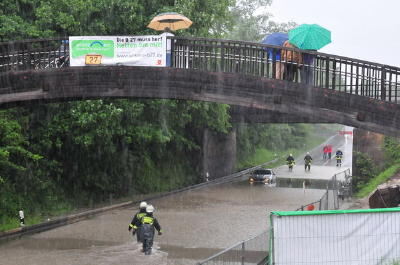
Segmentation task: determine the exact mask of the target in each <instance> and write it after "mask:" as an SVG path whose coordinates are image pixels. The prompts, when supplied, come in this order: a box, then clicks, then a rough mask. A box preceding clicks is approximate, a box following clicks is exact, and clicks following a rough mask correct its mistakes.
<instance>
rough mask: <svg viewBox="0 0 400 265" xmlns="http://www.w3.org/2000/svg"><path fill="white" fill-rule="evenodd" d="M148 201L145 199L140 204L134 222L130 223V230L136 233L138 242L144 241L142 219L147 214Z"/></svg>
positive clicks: (133, 233)
mask: <svg viewBox="0 0 400 265" xmlns="http://www.w3.org/2000/svg"><path fill="white" fill-rule="evenodd" d="M146 207H147V203H146V202H145V201H143V202H141V203H140V204H139V211H138V212H137V213H136V214H135V215H134V216H133V219H132V222H131V223H130V225H129V228H128V231H131V230H132V228H133V231H132V235H135V234H136V240H137V242H138V243H140V242H143V233H142V231H141V225H140V222H139V221H140V219H142V217H143V216H145V215H146Z"/></svg>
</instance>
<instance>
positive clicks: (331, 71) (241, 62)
mask: <svg viewBox="0 0 400 265" xmlns="http://www.w3.org/2000/svg"><path fill="white" fill-rule="evenodd" d="M170 38H171V39H172V40H173V41H172V45H171V46H172V66H173V67H176V68H190V69H198V70H204V71H212V72H229V73H242V74H249V75H256V76H261V77H267V78H273V79H286V80H287V81H293V82H301V83H307V84H309V85H311V86H314V87H321V88H328V89H332V90H336V91H341V92H346V93H349V94H355V95H360V96H366V97H370V98H374V99H380V100H385V101H388V102H394V103H400V88H399V86H400V84H399V81H400V68H398V67H392V66H387V65H382V64H378V63H372V62H367V61H362V60H357V59H353V58H348V57H342V56H335V55H330V54H324V53H318V52H313V51H305V50H297V49H290V48H283V47H278V46H271V45H265V44H258V43H251V42H242V41H228V40H217V39H203V38H183V37H170ZM293 53H297V54H299V55H300V56H301V57H302V58H303V60H302V61H299V62H291V61H289V60H285V59H284V58H289V59H290V58H292V57H291V55H292V54H293ZM282 69H285V71H286V72H288V71H292V72H293V73H292V75H286V76H285V75H280V74H279V72H280V71H282Z"/></svg>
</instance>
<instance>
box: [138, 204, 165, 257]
mask: <svg viewBox="0 0 400 265" xmlns="http://www.w3.org/2000/svg"><path fill="white" fill-rule="evenodd" d="M153 212H154V207H153V205H147V207H146V215H145V216H143V217H142V218H141V219H140V223H141V226H142V228H141V229H142V234H143V252H144V254H145V255H150V254H151V249H152V247H153V240H154V232H155V229H157V231H158V235H162V230H161V226H160V224H159V223H158V221H157V219H156V218H155V217H153Z"/></svg>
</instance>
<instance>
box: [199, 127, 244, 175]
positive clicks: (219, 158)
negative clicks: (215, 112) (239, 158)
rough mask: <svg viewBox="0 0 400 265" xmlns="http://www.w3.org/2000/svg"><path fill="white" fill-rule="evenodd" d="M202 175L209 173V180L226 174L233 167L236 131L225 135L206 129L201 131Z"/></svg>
mask: <svg viewBox="0 0 400 265" xmlns="http://www.w3.org/2000/svg"><path fill="white" fill-rule="evenodd" d="M202 149H203V177H204V179H205V178H206V173H207V172H208V173H209V180H211V179H215V178H219V177H223V176H227V175H229V174H231V173H232V172H233V170H234V168H235V162H236V132H234V131H233V132H230V133H228V134H227V135H223V134H218V133H215V132H212V131H210V130H208V129H206V130H204V133H203V148H202Z"/></svg>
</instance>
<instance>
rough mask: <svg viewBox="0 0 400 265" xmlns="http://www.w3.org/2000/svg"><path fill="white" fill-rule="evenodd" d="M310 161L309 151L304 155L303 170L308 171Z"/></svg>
mask: <svg viewBox="0 0 400 265" xmlns="http://www.w3.org/2000/svg"><path fill="white" fill-rule="evenodd" d="M311 161H312V157H311V155H310V153H309V152H307V154H306V156H305V157H304V170H305V171H307V170H308V171H310V169H311Z"/></svg>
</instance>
